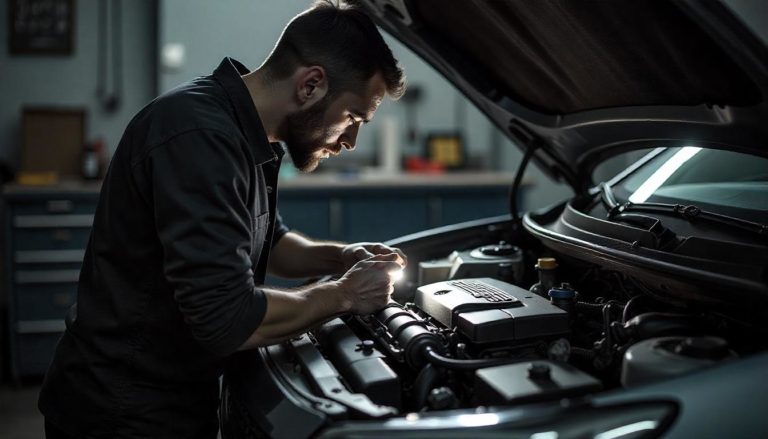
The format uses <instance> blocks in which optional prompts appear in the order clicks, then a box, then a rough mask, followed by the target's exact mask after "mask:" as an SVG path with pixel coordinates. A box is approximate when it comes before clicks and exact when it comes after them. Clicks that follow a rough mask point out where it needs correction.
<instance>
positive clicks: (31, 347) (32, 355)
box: [16, 322, 63, 377]
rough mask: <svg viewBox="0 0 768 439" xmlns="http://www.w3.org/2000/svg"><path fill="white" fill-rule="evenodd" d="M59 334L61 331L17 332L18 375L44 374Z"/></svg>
mask: <svg viewBox="0 0 768 439" xmlns="http://www.w3.org/2000/svg"><path fill="white" fill-rule="evenodd" d="M62 324H63V322H62ZM61 335H62V333H61V332H53V333H39V334H18V335H17V336H16V337H17V343H16V366H17V367H18V369H17V370H18V372H19V375H21V376H24V377H32V376H43V375H45V372H46V371H47V370H48V365H49V364H50V363H51V359H52V358H53V353H54V352H55V351H56V344H57V343H58V342H59V338H61Z"/></svg>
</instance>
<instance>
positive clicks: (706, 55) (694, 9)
mask: <svg viewBox="0 0 768 439" xmlns="http://www.w3.org/2000/svg"><path fill="white" fill-rule="evenodd" d="M361 4H362V5H363V7H364V8H365V10H366V12H367V13H369V14H370V16H371V17H373V19H374V20H375V21H376V23H377V24H378V25H379V26H380V27H381V28H383V29H384V30H386V31H387V32H388V33H389V34H391V35H392V36H394V37H395V38H397V39H399V40H400V41H401V42H403V43H404V44H405V45H406V46H408V47H409V48H410V49H411V50H413V51H414V52H416V53H417V54H418V55H420V56H421V57H422V58H423V59H424V60H426V61H427V62H429V63H430V64H431V65H432V66H434V67H435V68H436V69H437V70H438V71H439V72H441V73H442V74H443V75H444V76H445V77H446V78H447V79H448V80H449V81H451V82H452V83H453V84H454V85H455V86H456V88H458V89H459V90H461V91H462V92H463V93H464V94H465V95H466V96H467V98H468V99H470V100H471V101H472V102H474V104H475V105H476V106H477V107H478V108H479V109H480V110H481V111H482V112H483V113H484V114H485V115H486V116H487V117H488V118H489V120H491V121H492V122H493V123H494V124H495V125H496V126H498V127H499V128H500V129H501V130H503V132H504V133H505V134H506V135H507V136H508V137H509V138H510V139H511V140H512V141H513V142H514V144H515V145H517V146H519V147H520V148H521V149H522V150H523V153H524V154H523V156H522V160H521V163H520V168H519V170H518V172H517V178H516V179H515V184H514V185H513V188H512V194H511V196H510V201H509V204H510V214H509V215H505V216H501V217H494V218H487V219H482V220H477V221H472V222H467V223H462V224H456V225H452V226H448V227H442V228H439V229H434V230H428V231H424V232H421V233H417V234H414V235H409V236H405V237H402V238H398V239H395V240H392V241H390V242H389V244H390V245H395V246H399V247H400V248H401V249H403V250H404V251H405V252H406V254H407V255H408V256H409V263H408V267H407V268H406V270H405V273H404V278H403V279H402V280H401V281H399V282H398V283H397V286H396V290H395V293H394V294H393V296H392V297H393V300H392V302H391V303H390V305H389V306H387V307H385V308H384V309H382V310H381V311H379V312H377V313H375V314H372V315H366V316H356V315H354V316H353V315H350V316H342V317H340V318H336V319H334V320H331V321H329V322H326V323H324V324H322V325H320V326H318V327H317V328H314V329H313V330H312V331H309V332H307V333H305V334H302V335H300V336H298V337H296V338H293V339H291V340H289V341H287V342H284V343H281V344H278V345H274V346H268V347H263V348H259V349H256V350H251V351H247V352H241V353H238V354H237V356H236V358H234V361H233V362H232V365H231V367H230V369H229V370H227V371H226V373H225V375H224V379H223V386H222V405H221V410H220V418H221V423H222V436H223V437H224V438H234V437H263V436H271V437H285V438H299V437H321V438H341V437H355V438H366V437H381V436H394V435H397V436H402V437H425V438H426V437H430V438H435V437H442V438H445V437H462V438H465V437H478V438H479V437H502V436H503V437H510V438H532V439H533V438H535V439H555V438H559V439H562V438H583V437H596V438H602V439H607V438H629V437H632V438H634V437H660V436H663V437H670V438H691V437H696V438H704V437H768V422H766V419H765V416H766V413H768V380H767V379H766V378H768V375H766V371H768V349H767V348H768V337H767V336H768V123H766V121H768V105H767V104H766V99H765V98H766V96H768V49H767V48H766V43H765V41H763V40H761V38H763V37H764V36H765V35H762V36H761V35H760V34H759V32H761V30H760V29H761V28H760V27H759V26H758V28H755V26H754V24H755V23H756V22H757V23H759V22H760V20H759V17H757V21H756V17H755V16H754V14H750V13H748V12H747V13H745V12H744V11H743V10H742V9H740V8H743V7H745V6H749V4H748V2H741V3H740V4H738V3H733V2H728V3H726V2H724V1H715V0H707V1H685V0H683V1H658V2H632V1H611V2H563V1H554V0H552V1H550V0H540V1H527V0H494V1H481V0H467V1H461V2H458V1H457V2H445V1H441V0H367V1H363V2H361ZM752 5H753V6H754V3H753V4H752ZM758 10H759V8H758ZM762 20H763V22H764V20H765V17H762ZM763 28H764V27H763ZM755 29H756V30H755ZM756 32H757V33H756ZM641 150H642V151H645V152H644V153H643V154H642V157H641V158H640V159H639V160H638V161H636V162H634V163H633V164H632V165H630V166H629V167H628V168H626V169H625V170H623V171H622V172H620V173H619V174H618V175H616V176H615V177H613V178H609V179H607V181H596V179H595V177H594V175H595V169H596V168H597V167H598V166H599V165H600V164H601V163H605V162H606V161H607V160H609V159H610V158H611V157H617V156H619V155H621V154H625V153H630V152H632V151H641ZM529 163H533V164H535V165H537V166H539V167H540V168H541V169H542V170H543V171H544V172H545V173H546V174H548V175H549V176H551V177H553V178H555V179H557V180H559V181H563V182H565V183H567V184H568V185H570V187H571V188H573V191H574V194H575V195H574V196H573V197H572V198H570V199H568V200H564V201H563V202H561V203H557V204H555V205H553V206H549V207H546V208H544V209H540V210H537V211H534V212H525V213H523V212H520V211H519V207H518V205H517V203H518V202H517V200H518V197H517V195H516V192H517V191H518V190H519V187H520V182H521V180H522V176H523V174H524V171H525V169H526V166H527V165H528V164H529Z"/></svg>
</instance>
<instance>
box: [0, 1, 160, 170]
mask: <svg viewBox="0 0 768 439" xmlns="http://www.w3.org/2000/svg"><path fill="white" fill-rule="evenodd" d="M98 1H99V0H78V1H76V2H75V3H76V10H77V15H76V17H75V28H76V32H75V38H74V40H75V47H74V53H73V54H72V55H70V56H51V55H37V56H30V55H24V56H20V55H15V56H11V55H10V54H9V53H8V32H7V31H6V26H7V23H8V17H7V14H8V5H7V4H6V3H5V2H3V5H2V7H0V23H1V25H0V27H1V28H2V32H0V160H3V161H6V162H8V163H10V164H11V166H12V167H13V168H15V167H16V164H17V163H18V158H19V146H20V139H19V125H20V122H21V108H22V106H25V105H40V106H43V105H44V106H50V105H57V106H78V107H85V108H86V109H87V110H88V119H87V123H86V125H87V128H86V129H87V136H88V138H89V139H90V138H94V137H103V138H104V139H105V141H106V145H107V147H108V148H109V150H110V151H112V150H114V148H115V147H116V146H117V143H118V142H119V140H120V136H121V135H122V132H123V129H124V128H125V125H126V124H127V123H128V121H129V120H130V118H131V117H132V116H133V114H134V113H136V112H137V111H138V110H139V109H141V107H142V106H144V105H145V104H146V103H147V102H149V101H150V100H151V99H152V98H153V97H154V94H155V88H156V87H155V78H156V75H155V62H154V61H155V47H156V41H157V36H156V33H155V29H156V24H155V22H156V16H157V14H156V0H123V1H122V2H120V4H121V5H122V17H123V34H124V37H123V44H122V47H123V56H124V61H123V67H124V74H123V80H124V90H125V95H124V96H123V99H122V106H121V107H120V108H119V109H118V110H117V111H116V112H114V113H108V112H106V111H104V110H103V109H102V107H101V104H100V103H99V100H98V97H97V96H96V71H97V29H98V21H97V18H98V8H97V6H98Z"/></svg>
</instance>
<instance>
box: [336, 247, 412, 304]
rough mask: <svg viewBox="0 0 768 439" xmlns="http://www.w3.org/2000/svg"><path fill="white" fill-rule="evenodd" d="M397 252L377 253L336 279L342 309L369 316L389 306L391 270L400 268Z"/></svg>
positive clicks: (391, 287)
mask: <svg viewBox="0 0 768 439" xmlns="http://www.w3.org/2000/svg"><path fill="white" fill-rule="evenodd" d="M401 259H402V257H401V256H400V254H398V253H388V254H379V255H375V256H371V257H370V258H367V259H364V260H362V261H358V262H357V263H355V264H354V265H353V266H352V268H350V269H349V271H347V272H346V273H345V274H344V276H342V277H341V278H340V279H339V280H338V286H339V292H340V293H341V295H342V301H343V304H344V305H343V308H344V309H345V310H348V311H349V312H351V313H353V314H371V313H373V312H375V311H378V310H380V309H381V308H384V307H385V306H386V305H387V303H389V296H390V295H391V294H392V291H393V290H394V288H393V286H392V283H393V280H392V276H391V275H390V273H391V272H393V271H398V270H401V269H402V268H403V265H402V264H401V262H399V261H400V260H401Z"/></svg>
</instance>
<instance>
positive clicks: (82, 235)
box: [13, 227, 91, 251]
mask: <svg viewBox="0 0 768 439" xmlns="http://www.w3.org/2000/svg"><path fill="white" fill-rule="evenodd" d="M90 235H91V229H90V227H77V228H72V227H69V228H65V227H60V228H56V227H54V228H40V229H34V228H18V229H15V230H14V231H13V246H14V249H15V250H17V251H18V250H22V251H24V250H33V251H34V250H66V249H84V248H85V247H86V246H87V245H88V238H89V237H90Z"/></svg>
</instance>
